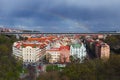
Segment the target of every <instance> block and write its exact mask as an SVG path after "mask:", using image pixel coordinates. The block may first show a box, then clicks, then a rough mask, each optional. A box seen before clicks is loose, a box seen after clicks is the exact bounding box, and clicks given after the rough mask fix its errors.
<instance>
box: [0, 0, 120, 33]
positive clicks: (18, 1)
mask: <svg viewBox="0 0 120 80" xmlns="http://www.w3.org/2000/svg"><path fill="white" fill-rule="evenodd" d="M0 26H7V27H10V28H18V29H29V30H39V31H41V32H97V31H111V30H120V0H0Z"/></svg>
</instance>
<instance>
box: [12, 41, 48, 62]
mask: <svg viewBox="0 0 120 80" xmlns="http://www.w3.org/2000/svg"><path fill="white" fill-rule="evenodd" d="M35 46H36V44H25V45H24V44H22V42H19V43H18V42H15V43H14V44H13V55H14V56H15V57H16V58H19V59H21V60H23V63H35V62H37V61H39V60H40V58H42V56H43V55H44V54H45V52H46V48H45V47H42V48H40V45H39V46H36V47H35Z"/></svg>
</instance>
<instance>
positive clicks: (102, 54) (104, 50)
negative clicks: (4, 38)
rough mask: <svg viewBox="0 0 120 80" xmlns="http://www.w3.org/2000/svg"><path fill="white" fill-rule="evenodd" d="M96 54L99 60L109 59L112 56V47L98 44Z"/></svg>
mask: <svg viewBox="0 0 120 80" xmlns="http://www.w3.org/2000/svg"><path fill="white" fill-rule="evenodd" d="M95 53H96V57H97V58H101V59H104V58H107V59H108V58H109V56H110V47H109V45H108V44H106V43H97V44H96V46H95Z"/></svg>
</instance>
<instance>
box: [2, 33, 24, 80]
mask: <svg viewBox="0 0 120 80" xmlns="http://www.w3.org/2000/svg"><path fill="white" fill-rule="evenodd" d="M16 40H17V39H16V38H15V36H5V35H0V80H17V79H18V78H19V73H20V71H21V70H22V68H21V67H22V65H21V64H22V62H21V61H17V60H15V58H14V57H13V56H12V44H13V42H14V41H16Z"/></svg>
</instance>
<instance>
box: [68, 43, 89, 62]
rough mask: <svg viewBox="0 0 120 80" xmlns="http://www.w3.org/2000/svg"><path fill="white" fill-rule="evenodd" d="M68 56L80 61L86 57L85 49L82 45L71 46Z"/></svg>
mask: <svg viewBox="0 0 120 80" xmlns="http://www.w3.org/2000/svg"><path fill="white" fill-rule="evenodd" d="M70 55H71V56H73V57H74V58H79V59H80V60H81V61H83V60H84V58H85V57H86V56H87V52H86V48H85V46H84V44H83V43H80V44H72V45H71V46H70Z"/></svg>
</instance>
